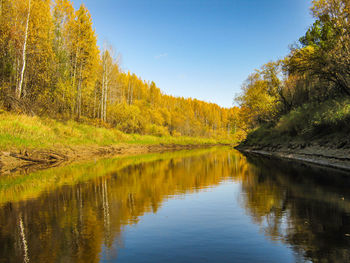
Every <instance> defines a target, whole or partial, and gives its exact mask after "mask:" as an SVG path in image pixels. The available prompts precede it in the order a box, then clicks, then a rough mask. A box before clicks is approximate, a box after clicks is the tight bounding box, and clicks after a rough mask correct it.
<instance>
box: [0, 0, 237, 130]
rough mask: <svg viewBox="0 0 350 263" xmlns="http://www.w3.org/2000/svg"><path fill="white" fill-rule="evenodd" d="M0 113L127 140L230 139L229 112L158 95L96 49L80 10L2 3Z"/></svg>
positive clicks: (42, 1)
mask: <svg viewBox="0 0 350 263" xmlns="http://www.w3.org/2000/svg"><path fill="white" fill-rule="evenodd" d="M0 36H1V37H0V56H1V57H0V107H1V108H3V109H5V110H8V111H14V112H20V113H26V114H32V115H39V116H48V117H51V118H56V119H61V120H67V119H75V120H78V121H82V122H87V123H92V124H98V125H104V126H107V127H116V128H118V129H120V130H122V131H124V132H128V133H140V134H154V135H159V136H161V135H174V136H179V135H186V136H221V137H228V136H231V133H232V130H233V128H234V127H233V125H231V123H232V121H231V119H232V116H233V111H234V110H233V109H226V108H222V107H219V106H218V105H216V104H213V103H206V102H203V101H199V100H196V99H191V98H189V99H186V98H178V97H173V96H168V95H165V94H163V93H162V92H161V91H160V89H159V88H158V87H157V86H156V84H155V83H154V82H148V81H144V80H142V79H141V78H140V77H138V76H136V75H135V74H132V73H130V72H123V71H122V70H121V68H120V65H119V61H118V56H116V54H115V52H114V51H113V47H111V46H109V45H104V47H102V48H99V47H98V45H97V34H96V32H95V31H94V29H93V23H92V18H91V15H90V13H89V11H88V10H87V8H86V7H85V6H84V5H81V6H80V8H79V9H77V10H76V9H74V7H73V3H72V2H71V1H68V0H21V1H13V0H1V1H0Z"/></svg>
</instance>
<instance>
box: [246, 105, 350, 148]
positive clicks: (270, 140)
mask: <svg viewBox="0 0 350 263" xmlns="http://www.w3.org/2000/svg"><path fill="white" fill-rule="evenodd" d="M349 132H350V99H349V98H341V99H337V100H329V101H326V102H323V103H320V104H319V103H313V104H306V105H304V106H302V107H299V108H297V109H296V110H293V111H291V112H290V113H288V114H287V115H285V116H283V117H282V118H281V119H280V120H279V121H278V123H277V124H276V125H275V126H273V127H260V128H259V129H257V130H255V131H254V132H252V133H251V134H249V135H248V137H247V140H246V142H245V143H244V144H245V145H258V144H260V145H267V144H286V143H289V142H292V141H300V142H302V141H305V142H311V141H313V140H321V141H322V140H323V141H329V142H330V144H332V143H333V144H337V143H339V142H340V141H343V140H344V138H348V137H349ZM340 143H343V142H340Z"/></svg>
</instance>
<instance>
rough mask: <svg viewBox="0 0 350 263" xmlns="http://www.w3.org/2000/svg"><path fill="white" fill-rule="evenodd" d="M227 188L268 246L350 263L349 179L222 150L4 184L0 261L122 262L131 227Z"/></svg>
mask: <svg viewBox="0 0 350 263" xmlns="http://www.w3.org/2000/svg"><path fill="white" fill-rule="evenodd" d="M224 182H232V183H234V184H238V185H239V189H240V195H239V196H240V197H239V200H238V202H239V205H240V207H241V208H242V209H243V210H244V211H245V213H246V214H247V215H249V218H251V221H252V224H254V225H259V226H260V228H261V230H262V233H264V235H265V236H266V239H267V241H266V242H269V241H268V240H272V241H273V242H276V243H278V244H282V245H285V246H287V247H290V248H291V249H292V250H293V251H294V252H295V254H296V255H297V256H296V260H299V261H306V260H309V261H314V262H349V261H350V256H349V255H350V253H349V252H350V251H349V250H350V191H348V189H349V186H350V176H349V175H347V174H345V173H341V172H336V171H331V170H327V169H320V168H313V167H307V166H303V165H299V164H293V163H290V162H283V161H276V160H269V159H265V158H260V157H256V156H247V157H245V156H243V155H242V154H240V153H239V152H237V151H234V150H230V149H228V148H219V149H209V150H195V151H182V152H176V153H164V154H154V155H144V156H134V157H127V158H117V159H110V160H102V161H99V162H96V163H95V162H91V163H85V164H79V165H73V166H70V167H63V168H56V169H51V170H48V171H41V172H38V173H35V174H32V175H29V176H26V177H22V176H17V177H15V178H1V179H0V184H1V188H0V205H1V207H0V262H99V261H100V260H101V256H103V255H104V254H106V253H108V255H109V257H110V258H112V259H117V258H118V253H119V250H120V249H122V248H123V247H124V246H125V244H124V243H123V235H124V234H126V233H125V228H126V227H127V226H130V225H137V224H138V223H139V222H140V221H142V216H143V215H145V214H149V213H154V214H157V212H158V211H159V209H160V208H161V207H162V205H163V204H164V203H166V202H167V200H171V199H173V198H176V197H179V196H184V197H185V195H188V194H193V193H199V194H200V193H202V192H203V189H206V190H208V191H210V189H214V188H215V187H217V186H219V185H221V184H223V183H224ZM217 206H220V203H217ZM217 216H218V217H220V215H217ZM203 220H204V219H203ZM204 225H205V222H204ZM203 238H204V237H203ZM179 242H181V240H179ZM211 249H214V250H215V248H213V247H208V248H205V249H204V250H203V253H204V256H205V253H206V251H209V250H211ZM164 253H166V252H164ZM249 253H254V251H250V252H249ZM153 262H157V259H153ZM242 262H243V261H242Z"/></svg>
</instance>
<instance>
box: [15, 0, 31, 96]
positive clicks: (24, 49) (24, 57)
mask: <svg viewBox="0 0 350 263" xmlns="http://www.w3.org/2000/svg"><path fill="white" fill-rule="evenodd" d="M30 8H31V0H28V15H27V23H26V31H25V35H24V43H23V53H22V60H23V61H22V70H21V77H20V80H19V84H18V87H17V90H16V96H17V98H18V99H20V98H21V96H22V88H23V78H24V71H25V69H26V55H27V39H28V29H29V19H30Z"/></svg>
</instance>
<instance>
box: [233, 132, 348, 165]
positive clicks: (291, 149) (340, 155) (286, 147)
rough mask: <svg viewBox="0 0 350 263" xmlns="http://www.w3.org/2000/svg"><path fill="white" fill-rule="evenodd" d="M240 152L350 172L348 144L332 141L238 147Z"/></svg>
mask: <svg viewBox="0 0 350 263" xmlns="http://www.w3.org/2000/svg"><path fill="white" fill-rule="evenodd" d="M236 149H237V150H239V151H241V152H246V153H251V154H259V155H264V156H269V157H275V158H283V159H289V160H295V161H299V162H306V163H312V164H316V165H321V166H327V167H331V168H337V169H342V170H348V171H350V143H349V142H348V141H347V138H345V139H344V140H343V141H342V142H340V143H334V141H333V142H332V141H324V140H317V141H309V142H305V141H302V142H300V141H299V142H296V141H295V142H287V143H285V144H267V145H266V144H265V145H244V144H242V145H240V146H237V147H236Z"/></svg>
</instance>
